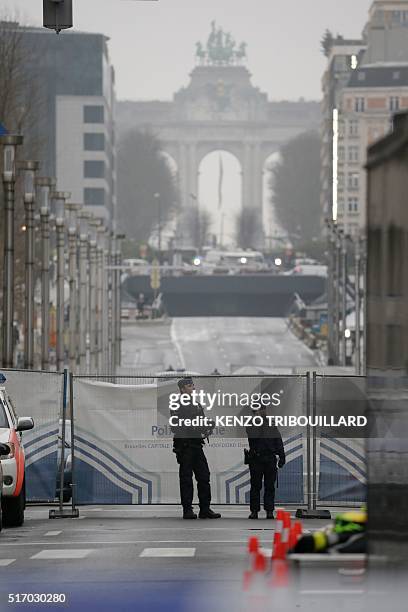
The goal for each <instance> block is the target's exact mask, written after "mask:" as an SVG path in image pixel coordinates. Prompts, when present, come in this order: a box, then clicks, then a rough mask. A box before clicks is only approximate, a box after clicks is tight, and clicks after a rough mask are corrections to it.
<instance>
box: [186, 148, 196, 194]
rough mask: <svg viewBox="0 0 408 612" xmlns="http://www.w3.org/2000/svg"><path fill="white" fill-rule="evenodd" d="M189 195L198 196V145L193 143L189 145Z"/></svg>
mask: <svg viewBox="0 0 408 612" xmlns="http://www.w3.org/2000/svg"><path fill="white" fill-rule="evenodd" d="M188 188H189V192H188V197H189V199H190V194H192V193H193V194H194V195H195V196H196V197H197V198H198V165H197V146H196V143H191V144H190V145H189V147H188Z"/></svg>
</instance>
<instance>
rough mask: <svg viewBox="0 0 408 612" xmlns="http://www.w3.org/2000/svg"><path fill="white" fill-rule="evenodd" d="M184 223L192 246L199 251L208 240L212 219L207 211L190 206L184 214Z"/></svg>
mask: <svg viewBox="0 0 408 612" xmlns="http://www.w3.org/2000/svg"><path fill="white" fill-rule="evenodd" d="M184 223H185V227H186V230H187V233H188V234H189V236H190V237H191V240H192V242H193V245H194V246H195V247H196V248H197V249H198V250H199V251H201V249H202V248H203V246H204V245H205V244H207V242H208V240H209V233H210V227H211V225H212V217H211V214H210V213H209V212H208V210H205V209H203V208H199V207H198V206H192V207H190V208H188V209H187V210H186V211H185V213H184Z"/></svg>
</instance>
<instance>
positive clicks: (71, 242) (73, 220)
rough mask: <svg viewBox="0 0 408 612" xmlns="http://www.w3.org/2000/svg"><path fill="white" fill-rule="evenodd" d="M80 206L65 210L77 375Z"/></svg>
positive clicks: (71, 351) (71, 358) (70, 352)
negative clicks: (66, 213) (66, 214)
mask: <svg viewBox="0 0 408 612" xmlns="http://www.w3.org/2000/svg"><path fill="white" fill-rule="evenodd" d="M80 208H81V205H80V204H73V203H71V202H70V203H68V204H66V205H65V210H66V211H67V212H68V257H69V259H68V278H69V345H68V355H69V369H70V372H71V373H72V374H75V371H76V367H77V357H78V346H77V307H78V305H77V239H78V211H79V209H80Z"/></svg>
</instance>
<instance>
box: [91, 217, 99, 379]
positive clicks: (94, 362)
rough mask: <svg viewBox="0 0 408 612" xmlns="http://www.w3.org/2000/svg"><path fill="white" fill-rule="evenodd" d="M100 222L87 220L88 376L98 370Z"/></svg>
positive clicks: (92, 219) (94, 219) (93, 219)
mask: <svg viewBox="0 0 408 612" xmlns="http://www.w3.org/2000/svg"><path fill="white" fill-rule="evenodd" d="M99 224H100V220H99V219H96V218H94V217H93V218H91V219H90V220H89V351H90V374H96V373H97V368H98V356H97V350H98V323H97V313H96V308H97V228H98V226H99Z"/></svg>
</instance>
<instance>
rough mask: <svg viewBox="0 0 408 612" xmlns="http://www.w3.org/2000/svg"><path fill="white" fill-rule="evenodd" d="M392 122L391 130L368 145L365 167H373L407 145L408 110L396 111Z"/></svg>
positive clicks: (401, 150) (399, 151)
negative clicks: (392, 127)
mask: <svg viewBox="0 0 408 612" xmlns="http://www.w3.org/2000/svg"><path fill="white" fill-rule="evenodd" d="M393 122H394V129H393V131H392V132H391V133H389V134H387V135H386V136H384V138H381V139H380V140H378V141H377V142H375V143H373V144H372V145H370V146H369V147H368V149H367V163H366V165H365V168H367V169H370V168H375V167H376V166H378V165H379V164H381V163H382V162H383V161H385V160H387V159H389V158H390V157H392V156H394V155H398V154H399V153H402V152H403V151H404V150H405V149H406V148H407V147H408V112H407V111H403V112H400V113H396V114H395V115H394V118H393Z"/></svg>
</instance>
